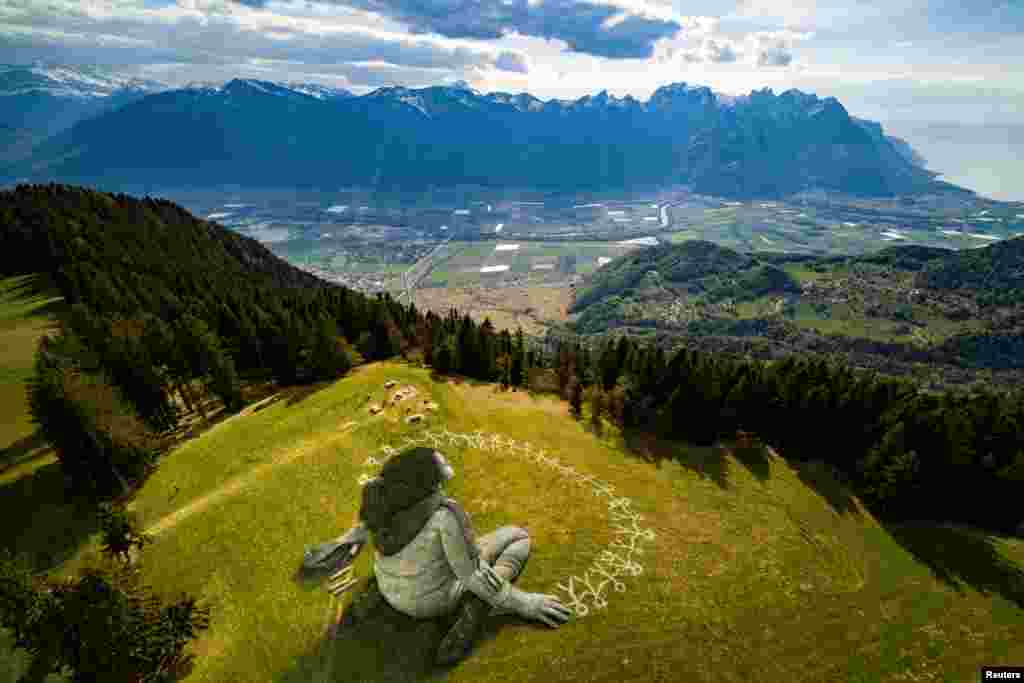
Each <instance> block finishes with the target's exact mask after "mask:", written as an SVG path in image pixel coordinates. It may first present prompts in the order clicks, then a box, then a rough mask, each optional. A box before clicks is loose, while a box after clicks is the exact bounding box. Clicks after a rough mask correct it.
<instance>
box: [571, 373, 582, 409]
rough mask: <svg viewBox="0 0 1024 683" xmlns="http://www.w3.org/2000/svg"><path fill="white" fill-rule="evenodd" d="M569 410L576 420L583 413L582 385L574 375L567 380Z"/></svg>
mask: <svg viewBox="0 0 1024 683" xmlns="http://www.w3.org/2000/svg"><path fill="white" fill-rule="evenodd" d="M568 391H569V410H570V412H571V413H572V416H573V417H575V418H576V419H577V420H578V419H579V418H580V416H581V415H582V414H583V385H582V384H580V383H579V382H578V381H577V380H576V378H575V377H573V378H572V379H570V380H569V386H568Z"/></svg>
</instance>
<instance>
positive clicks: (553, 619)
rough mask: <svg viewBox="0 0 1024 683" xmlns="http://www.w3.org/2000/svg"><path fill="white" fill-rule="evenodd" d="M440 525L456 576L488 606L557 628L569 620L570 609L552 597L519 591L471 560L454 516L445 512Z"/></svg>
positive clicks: (478, 562)
mask: <svg viewBox="0 0 1024 683" xmlns="http://www.w3.org/2000/svg"><path fill="white" fill-rule="evenodd" d="M443 514H444V517H443V518H442V522H441V544H442V546H444V553H445V556H446V557H447V558H448V563H449V564H450V565H451V567H452V570H453V571H454V572H455V576H457V577H458V578H459V579H461V580H462V582H463V583H464V584H465V585H466V588H467V589H468V590H469V591H471V592H472V593H473V594H474V595H476V596H478V597H479V598H480V599H481V600H483V601H484V602H486V603H487V604H488V605H490V606H491V607H498V608H501V609H503V610H509V611H511V612H514V613H515V614H518V615H519V616H521V617H523V618H525V619H533V620H536V621H541V622H544V623H545V624H547V625H548V626H551V627H557V626H559V625H560V624H562V623H564V622H565V621H567V620H568V619H569V615H570V614H571V613H570V611H569V609H568V608H567V607H565V606H563V605H562V604H561V603H560V602H558V599H557V598H555V597H554V596H552V595H544V594H542V593H527V592H525V591H521V590H519V589H518V588H516V587H515V586H513V585H512V584H511V583H509V582H508V581H507V580H506V579H504V578H503V577H501V576H499V575H498V574H497V572H495V571H494V569H492V568H491V566H490V565H489V564H487V562H486V561H485V560H483V559H480V560H478V561H477V562H474V561H473V556H472V555H471V554H470V549H469V548H468V547H467V544H466V537H465V536H464V535H463V533H462V529H461V528H460V527H459V521H458V519H456V517H455V515H454V514H452V513H451V512H449V511H448V510H444V512H443Z"/></svg>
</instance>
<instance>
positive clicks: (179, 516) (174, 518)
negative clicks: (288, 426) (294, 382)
mask: <svg viewBox="0 0 1024 683" xmlns="http://www.w3.org/2000/svg"><path fill="white" fill-rule="evenodd" d="M268 400H269V399H268ZM241 416H242V414H239V415H236V416H234V417H232V418H231V419H236V418H238V417H241ZM358 424H359V423H357V422H349V423H347V424H345V426H343V427H342V428H341V429H340V430H338V432H337V433H336V434H335V435H334V436H333V437H332V438H337V437H339V436H340V435H342V434H346V433H348V432H349V431H350V430H351V429H352V428H354V427H357V426H358ZM324 444H325V442H324V441H323V440H322V439H321V440H318V441H317V442H316V444H315V445H316V446H317V447H318V448H319V447H322V446H323V445H324ZM312 445H313V444H312V443H309V444H307V443H302V444H299V445H298V446H296V447H295V448H291V449H289V450H288V451H286V452H285V453H284V454H283V455H281V456H279V457H277V458H275V459H273V460H271V461H270V462H266V463H263V464H262V465H257V466H256V467H254V468H252V469H251V470H249V471H247V472H245V473H244V474H241V475H239V476H237V477H235V478H233V479H230V480H228V481H227V482H225V483H224V485H223V486H221V487H219V488H216V489H214V490H213V491H210V492H209V493H206V494H204V495H202V496H200V497H199V498H197V499H195V500H193V501H192V502H191V503H189V504H188V505H186V506H185V507H183V508H179V509H178V510H175V511H174V512H172V513H170V514H169V515H166V516H164V517H163V518H161V519H160V521H158V522H157V523H155V524H153V525H152V526H150V527H148V528H147V529H146V533H147V534H149V535H151V536H156V535H158V534H160V533H162V532H164V531H167V530H168V529H171V528H173V527H175V526H176V525H178V524H180V523H181V522H182V521H184V520H186V519H188V518H189V517H191V516H192V515H194V514H196V513H198V512H201V511H203V510H205V509H206V508H208V507H209V506H210V505H212V504H213V503H216V502H219V501H221V500H223V499H225V498H227V497H229V496H233V495H236V494H238V493H240V492H242V491H244V490H245V489H247V488H248V487H249V486H251V485H252V484H253V483H254V482H255V481H257V480H258V479H260V478H261V477H263V476H264V475H266V474H267V473H268V472H269V471H270V470H272V469H274V468H275V467H279V466H280V465H284V464H286V463H289V462H292V461H293V460H296V459H298V458H300V457H302V456H303V455H306V454H308V453H310V452H311V450H312V448H311V446H312Z"/></svg>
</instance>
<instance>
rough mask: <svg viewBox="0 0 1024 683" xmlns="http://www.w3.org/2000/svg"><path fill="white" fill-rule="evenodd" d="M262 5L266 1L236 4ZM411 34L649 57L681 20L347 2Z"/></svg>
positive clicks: (640, 12) (543, 2)
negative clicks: (521, 39) (537, 41)
mask: <svg viewBox="0 0 1024 683" xmlns="http://www.w3.org/2000/svg"><path fill="white" fill-rule="evenodd" d="M236 1H237V2H239V3H241V4H243V5H246V6H249V7H264V6H266V0H236ZM345 1H346V4H349V5H351V6H353V7H357V8H359V9H362V10H365V11H369V12H374V13H376V14H380V15H383V16H386V17H389V18H391V19H394V20H395V21H398V22H401V23H402V24H405V25H407V26H408V27H409V29H410V30H411V31H412V32H413V33H420V34H423V33H435V34H438V35H441V36H445V37H447V38H469V39H474V40H494V39H498V38H501V37H502V36H505V35H508V34H513V33H518V34H520V35H524V36H535V37H540V38H546V39H554V40H561V41H564V42H565V43H566V45H567V46H568V50H569V51H570V52H580V53H585V54H590V55H595V56H599V57H607V58H610V59H647V58H648V57H650V56H651V55H652V54H653V52H654V44H655V43H656V42H657V41H659V40H661V39H664V38H671V37H673V36H675V35H676V34H678V33H679V31H680V30H681V29H682V28H683V22H682V21H681V17H678V16H677V15H676V14H675V13H674V12H672V11H671V10H669V9H666V8H665V7H664V6H661V5H654V4H650V3H644V2H642V1H641V0H606V2H599V1H595V2H587V1H584V0H345Z"/></svg>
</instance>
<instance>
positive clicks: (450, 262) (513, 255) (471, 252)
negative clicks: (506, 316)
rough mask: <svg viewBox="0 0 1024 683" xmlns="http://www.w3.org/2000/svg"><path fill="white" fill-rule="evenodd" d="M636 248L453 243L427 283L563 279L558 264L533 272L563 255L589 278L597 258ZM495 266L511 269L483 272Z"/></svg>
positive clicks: (583, 244) (606, 244) (454, 284)
mask: <svg viewBox="0 0 1024 683" xmlns="http://www.w3.org/2000/svg"><path fill="white" fill-rule="evenodd" d="M499 244H518V245H519V249H517V250H513V251H497V250H496V249H495V247H496V246H497V245H499ZM635 248H636V247H634V246H631V245H630V246H624V245H618V244H615V243H614V242H524V241H520V240H496V241H493V242H492V241H488V242H453V243H452V244H451V246H450V248H449V252H448V254H449V255H448V257H447V258H445V259H443V260H440V261H438V262H437V263H435V264H434V266H433V268H432V269H431V271H430V275H429V276H428V278H427V284H429V285H430V286H434V287H464V286H471V285H479V284H481V283H494V282H495V281H496V280H499V279H502V278H504V277H508V276H519V277H524V276H534V277H562V276H563V275H560V273H559V271H558V269H557V265H556V268H554V269H550V270H541V269H534V266H536V265H537V264H539V263H552V262H557V260H558V258H559V257H560V256H575V257H576V266H575V270H574V271H573V272H574V273H576V274H581V275H586V274H588V273H590V272H593V271H594V270H595V269H596V268H597V259H598V258H600V257H602V256H604V257H608V258H616V257H618V256H622V255H623V254H626V253H628V252H629V251H631V250H632V249H635ZM495 265H507V266H509V269H508V270H507V271H503V272H497V273H481V272H480V269H481V268H482V267H484V266H495Z"/></svg>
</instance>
